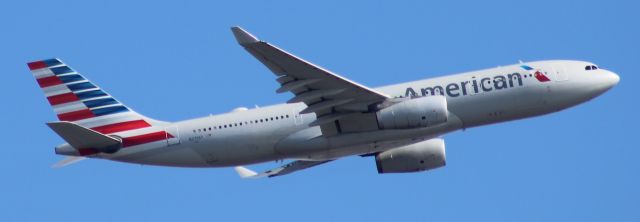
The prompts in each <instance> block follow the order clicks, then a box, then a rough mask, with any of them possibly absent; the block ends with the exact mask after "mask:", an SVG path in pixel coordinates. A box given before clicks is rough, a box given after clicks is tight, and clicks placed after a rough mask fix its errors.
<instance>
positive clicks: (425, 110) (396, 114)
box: [376, 95, 449, 129]
mask: <svg viewBox="0 0 640 222" xmlns="http://www.w3.org/2000/svg"><path fill="white" fill-rule="evenodd" d="M448 115H449V110H448V109H447V99H446V97H444V96H440V95H437V96H435V95H434V96H423V97H419V98H414V99H409V100H405V101H402V102H399V103H396V104H393V105H391V106H389V107H386V108H384V109H382V110H380V111H378V112H376V117H377V118H378V126H379V127H380V129H411V128H420V127H429V126H433V125H438V124H441V123H445V122H447V116H448Z"/></svg>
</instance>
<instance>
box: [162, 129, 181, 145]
mask: <svg viewBox="0 0 640 222" xmlns="http://www.w3.org/2000/svg"><path fill="white" fill-rule="evenodd" d="M164 132H165V134H166V136H167V137H166V138H167V146H173V145H177V144H180V132H179V131H178V127H175V126H172V127H167V128H165V129H164Z"/></svg>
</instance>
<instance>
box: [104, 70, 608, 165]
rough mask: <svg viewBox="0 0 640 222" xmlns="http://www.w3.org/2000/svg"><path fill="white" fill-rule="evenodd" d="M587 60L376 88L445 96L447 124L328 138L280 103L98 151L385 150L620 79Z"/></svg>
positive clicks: (183, 124) (305, 153)
mask: <svg viewBox="0 0 640 222" xmlns="http://www.w3.org/2000/svg"><path fill="white" fill-rule="evenodd" d="M590 64H591V63H588V62H581V61H541V62H531V63H526V65H527V66H530V67H534V68H535V69H536V70H539V71H541V72H544V73H545V76H546V77H547V78H548V79H550V81H546V82H544V81H540V80H539V79H538V78H536V77H535V76H534V74H533V70H531V71H530V70H525V69H523V68H522V67H521V64H516V65H510V66H504V67H497V68H492V69H485V70H480V71H473V72H467V73H462V74H457V75H449V76H443V77H437V78H430V79H425V80H419V81H414V82H406V83H400V84H395V85H390V86H384V87H379V88H376V90H377V91H379V92H382V93H385V94H387V95H389V96H391V97H396V98H406V97H416V96H431V95H433V94H442V95H445V96H446V99H447V105H448V109H449V118H448V121H447V123H446V124H441V125H438V126H433V127H425V128H416V129H403V130H372V131H366V132H358V133H343V134H338V135H337V136H330V137H325V136H322V133H321V130H320V128H319V127H318V126H314V127H310V126H309V123H310V122H312V121H313V120H315V119H316V117H315V114H299V113H300V111H301V110H303V109H304V108H305V107H306V105H304V104H303V103H293V104H278V105H273V106H268V107H261V108H255V109H248V110H244V109H239V110H236V111H234V112H230V113H224V114H220V115H212V116H208V117H203V118H197V119H191V120H185V121H180V122H175V123H170V124H168V125H165V126H162V127H163V128H164V129H165V130H166V131H167V132H172V134H174V135H176V134H177V136H176V137H175V138H169V139H167V140H166V141H158V142H153V143H148V144H144V145H140V146H133V147H131V148H126V149H122V150H120V151H118V152H117V153H114V154H105V153H102V154H99V155H97V157H99V158H105V159H111V160H116V161H123V162H132V163H140V164H151V165H164V166H180V167H222V166H236V165H245V164H252V163H259V162H265V161H272V160H282V159H310V160H328V159H336V158H340V157H344V156H349V155H360V154H369V153H375V152H381V151H384V150H388V149H391V148H394V147H398V146H401V145H404V144H409V143H412V141H415V140H421V139H429V138H433V137H438V136H441V135H443V134H446V133H449V132H452V131H456V130H459V129H464V128H470V127H475V126H480V125H486V124H492V123H498V122H504V121H509V120H515V119H521V118H526V117H533V116H538V115H542V114H547V113H552V112H555V111H559V110H562V109H565V108H568V107H571V106H574V105H577V104H580V103H582V102H585V101H588V100H590V99H592V98H594V97H596V96H598V95H600V94H602V93H603V92H605V91H606V90H608V89H609V88H611V87H612V86H613V85H615V84H616V83H617V81H618V79H619V78H618V77H617V76H616V75H615V74H613V73H612V72H610V71H607V70H604V69H597V70H585V66H587V65H590Z"/></svg>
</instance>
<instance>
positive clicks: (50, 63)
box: [42, 59, 62, 67]
mask: <svg viewBox="0 0 640 222" xmlns="http://www.w3.org/2000/svg"><path fill="white" fill-rule="evenodd" d="M42 62H44V64H47V67H49V66H55V65H60V64H62V62H60V60H58V59H47V60H42Z"/></svg>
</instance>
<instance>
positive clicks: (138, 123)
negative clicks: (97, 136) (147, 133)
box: [91, 120, 151, 134]
mask: <svg viewBox="0 0 640 222" xmlns="http://www.w3.org/2000/svg"><path fill="white" fill-rule="evenodd" d="M149 126H151V125H149V123H147V121H144V120H133V121H128V122H121V123H114V124H109V125H104V126H98V127H93V128H91V129H92V130H95V131H98V132H100V133H103V134H109V133H115V132H122V131H127V130H134V129H140V128H145V127H149Z"/></svg>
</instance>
